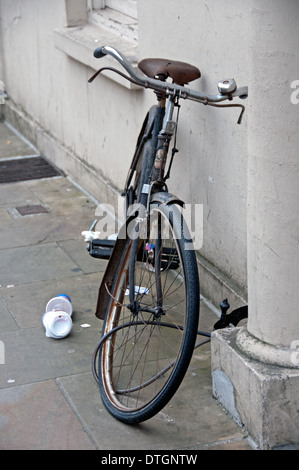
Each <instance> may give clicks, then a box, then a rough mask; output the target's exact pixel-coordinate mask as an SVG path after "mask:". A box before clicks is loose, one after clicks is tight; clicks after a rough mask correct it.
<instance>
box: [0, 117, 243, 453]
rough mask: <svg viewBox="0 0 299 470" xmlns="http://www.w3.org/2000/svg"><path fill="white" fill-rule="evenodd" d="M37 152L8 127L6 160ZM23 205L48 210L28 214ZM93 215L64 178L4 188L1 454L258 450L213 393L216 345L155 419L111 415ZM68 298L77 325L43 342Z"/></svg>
mask: <svg viewBox="0 0 299 470" xmlns="http://www.w3.org/2000/svg"><path fill="white" fill-rule="evenodd" d="M36 153H37V151H36V149H34V148H33V147H32V146H31V145H30V144H29V143H28V142H26V141H24V140H23V139H22V138H21V136H19V135H16V134H15V133H14V132H13V130H12V129H11V128H9V127H7V125H6V124H5V123H4V122H0V162H1V161H4V160H5V159H10V158H11V157H16V156H17V157H19V156H26V155H33V154H34V155H35V154H36ZM23 206H42V207H43V208H44V209H46V211H45V212H39V213H36V214H29V215H21V213H20V211H19V210H18V209H17V208H20V207H23ZM95 209H96V204H95V202H94V201H93V200H92V198H90V197H89V196H88V195H87V194H86V193H84V192H83V191H81V190H80V189H79V188H78V187H77V186H75V185H74V184H73V183H72V181H71V180H70V179H69V178H67V177H64V176H60V177H54V178H48V179H35V180H29V181H21V182H15V183H2V184H0V350H2V357H1V355H0V449H1V450H8V449H14V450H17V449H25V450H29V449H32V450H38V449H39V450H48V449H53V450H54V449H55V450H58V449H63V450H71V449H74V450H89V449H90V450H92V449H99V450H102V451H106V450H119V451H125V450H147V451H151V450H159V451H160V453H161V452H162V453H163V452H166V451H169V450H183V449H185V450H189V451H194V452H196V451H197V450H223V449H224V450H250V449H252V447H251V446H250V440H249V439H248V436H247V435H246V433H245V432H244V431H243V430H242V429H241V428H240V427H239V426H238V425H237V424H236V423H235V422H234V421H233V420H232V419H231V418H230V416H228V415H227V414H226V413H225V412H224V410H223V409H222V407H221V406H219V404H218V403H217V402H216V401H215V400H214V399H213V397H212V383H211V373H210V345H209V344H206V345H204V346H203V347H202V349H201V348H199V349H197V350H196V351H195V352H194V355H193V359H192V362H191V364H190V367H189V370H188V372H187V374H186V377H185V379H184V381H183V383H182V385H181V387H180V388H179V391H178V392H177V393H176V394H175V396H174V398H173V399H172V400H171V401H170V403H169V404H168V405H167V406H166V407H165V408H164V409H163V411H162V412H161V413H159V414H158V415H157V416H156V417H154V418H152V419H151V420H149V421H147V422H145V423H142V424H140V425H135V426H128V425H125V424H122V423H120V422H118V421H116V420H115V419H114V418H112V417H111V416H110V415H109V414H108V413H107V411H106V410H105V409H104V407H103V405H102V402H101V398H100V394H99V390H98V386H97V384H96V382H95V380H94V378H93V375H92V372H91V357H92V353H93V350H94V348H95V346H96V344H97V342H98V340H99V338H100V332H101V321H100V320H98V319H97V318H96V317H95V315H94V311H95V306H96V300H97V290H98V286H99V283H100V281H101V278H102V275H103V272H104V269H105V266H106V261H102V260H96V259H93V258H91V257H90V256H89V255H88V253H87V251H86V249H85V243H84V241H83V239H82V237H81V231H82V230H87V229H88V228H89V227H90V225H91V223H92V221H93V220H94V218H95ZM21 212H22V211H21ZM60 293H66V294H68V295H69V296H70V297H71V299H72V303H73V308H74V313H73V329H72V332H71V334H70V335H69V336H68V337H67V338H64V339H62V340H55V339H51V338H47V337H46V336H45V329H44V327H43V325H42V323H41V317H42V315H43V313H44V310H45V306H46V304H47V302H48V300H49V299H50V298H52V297H55V296H56V295H57V294H60ZM201 305H202V309H201V318H200V329H202V330H205V331H211V329H212V325H213V324H214V323H215V321H216V320H217V317H216V315H215V313H213V311H211V310H210V309H209V308H208V306H207V305H206V304H205V302H204V301H202V302H201ZM86 324H88V325H90V326H89V327H83V326H82V325H86ZM3 352H5V355H4V357H3Z"/></svg>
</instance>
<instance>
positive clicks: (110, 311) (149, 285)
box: [88, 46, 248, 424]
mask: <svg viewBox="0 0 299 470" xmlns="http://www.w3.org/2000/svg"><path fill="white" fill-rule="evenodd" d="M105 55H110V56H112V57H113V58H114V59H115V60H116V61H118V62H119V63H120V64H121V65H122V66H123V68H124V72H122V71H120V70H118V69H115V68H113V67H110V66H109V67H103V68H101V69H99V70H98V71H97V72H96V73H95V74H94V75H93V76H92V77H91V79H90V80H89V82H92V81H93V80H94V79H95V78H96V76H97V75H98V74H99V73H101V72H102V71H103V70H107V69H108V70H110V71H112V72H114V73H118V74H120V75H121V76H122V77H124V78H126V79H127V80H130V81H131V82H133V83H134V84H136V85H139V86H141V87H144V88H149V89H151V90H153V91H154V93H155V94H156V98H157V104H156V105H154V106H152V107H151V108H150V110H149V111H148V113H147V115H146V117H145V120H144V122H143V125H142V128H141V131H140V134H139V137H138V140H137V144H136V150H135V153H134V156H133V159H132V162H131V165H130V168H129V172H128V176H127V179H126V182H125V188H124V191H123V196H124V198H125V204H126V211H125V213H126V222H125V224H124V226H123V227H122V229H121V230H120V232H119V234H118V237H117V240H116V241H112V240H109V239H108V240H100V239H97V238H94V237H93V238H91V239H90V241H89V243H88V250H89V253H90V255H91V256H93V257H96V258H103V259H107V260H108V263H107V268H106V271H105V274H104V276H103V280H102V282H101V285H100V288H99V294H98V302H97V309H96V316H97V317H98V318H100V319H102V320H104V323H103V332H102V338H101V340H100V341H99V343H98V345H97V347H96V348H95V352H94V354H93V361H92V364H93V365H92V368H93V373H94V377H95V379H96V380H97V382H98V383H99V387H100V392H101V397H102V401H103V403H104V405H105V407H106V408H107V410H108V411H109V412H110V413H111V414H112V415H113V416H114V417H115V418H117V419H118V420H120V421H122V422H125V423H129V424H134V423H139V422H142V421H145V420H147V419H149V418H151V417H153V416H154V415H155V414H156V413H158V412H159V411H160V410H161V409H162V408H163V407H164V406H165V405H166V404H167V403H168V401H169V400H170V399H171V398H172V396H173V395H174V394H175V392H176V390H177V389H178V387H179V385H180V384H181V382H182V380H183V378H184V375H185V373H186V371H187V368H188V366H189V363H190V360H191V357H192V354H193V350H194V348H195V347H198V346H200V345H202V344H204V343H206V342H208V341H210V333H209V332H204V331H200V330H198V322H199V308H200V286H199V277H198V268H197V261H196V253H195V250H194V248H193V245H192V238H191V235H190V233H189V230H188V227H187V224H186V222H185V220H184V217H183V211H182V206H183V205H184V203H183V202H182V201H181V200H180V198H178V197H177V196H175V195H173V194H170V193H169V192H168V188H167V180H168V179H169V177H170V174H171V168H172V164H173V161H174V157H175V154H176V152H177V148H176V133H177V126H178V116H179V112H178V111H179V109H180V102H181V100H194V101H196V102H198V103H201V104H204V105H208V106H218V107H221V106H222V107H223V106H225V107H232V106H235V107H240V109H241V113H240V116H239V119H238V123H240V122H241V119H242V115H243V112H244V109H245V108H244V106H243V104H240V103H232V101H233V100H234V99H235V98H241V99H244V98H246V97H247V94H248V89H247V87H241V88H238V87H237V85H236V82H235V80H233V79H227V80H222V81H221V82H219V83H218V93H217V94H216V95H206V94H203V93H200V92H198V91H195V90H192V89H190V88H188V87H186V85H187V84H188V83H189V82H191V81H193V80H196V79H197V78H199V77H200V75H201V73H200V71H199V69H198V68H197V67H194V66H192V65H190V64H187V63H184V62H179V61H172V60H166V59H155V58H148V59H144V60H142V61H141V62H139V64H138V70H137V71H135V70H134V69H133V68H132V66H131V65H130V63H129V61H128V60H127V59H126V58H125V57H124V56H123V55H122V54H121V53H120V52H119V51H118V50H116V49H114V48H113V47H110V46H103V47H99V48H97V49H96V50H95V51H94V56H95V57H96V58H101V57H104V56H105ZM125 72H127V74H126V73H125ZM170 80H171V81H170ZM223 101H228V102H229V103H227V104H221V102H223ZM175 112H176V118H175V117H174V114H175ZM172 139H173V142H174V145H173V148H172V151H171V152H169V148H170V143H171V141H172ZM168 154H170V158H167V157H168ZM95 222H96V221H95ZM94 225H95V224H93V226H92V227H91V228H90V233H91V232H92V231H93V228H94ZM221 308H222V316H221V319H220V320H219V322H217V323H218V325H215V327H216V328H218V327H223V326H225V325H226V324H228V320H227V319H226V318H228V317H231V318H230V320H229V321H230V322H234V319H236V316H237V317H238V320H239V318H242V317H244V310H242V309H241V311H238V312H237V315H235V317H234V319H233V318H232V316H233V315H232V314H230V315H226V311H227V310H228V308H229V305H228V304H227V302H226V303H225V302H224V303H222V304H221ZM245 313H246V312H245ZM198 335H200V336H202V337H203V338H202V339H201V340H200V341H199V342H198V343H197V344H196V338H197V336H198Z"/></svg>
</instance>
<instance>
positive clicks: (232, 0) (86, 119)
mask: <svg viewBox="0 0 299 470" xmlns="http://www.w3.org/2000/svg"><path fill="white" fill-rule="evenodd" d="M262 3H264V2H262ZM286 3H289V2H286ZM284 4H285V3H284ZM85 5H86V1H85V0H73V1H69V0H66V1H64V0H52V1H51V2H50V1H49V0H27V1H26V2H24V1H21V0H14V1H13V2H11V1H10V0H1V2H0V8H1V9H0V12H1V50H0V51H1V55H2V64H3V72H2V73H3V80H4V81H5V84H6V89H7V92H8V95H9V98H10V100H9V101H8V102H7V106H6V117H7V119H8V120H10V121H12V122H13V124H15V125H17V126H18V127H20V128H21V130H22V131H23V132H25V133H26V134H27V136H28V137H29V138H31V139H32V140H33V141H34V142H35V144H36V145H37V146H38V147H39V148H40V150H41V151H42V152H43V153H44V154H45V156H46V157H47V158H49V159H50V160H52V161H54V162H55V163H56V165H58V166H59V167H61V168H62V169H64V170H65V171H66V172H67V173H68V174H70V175H72V176H73V177H74V178H75V179H76V180H77V181H78V182H79V183H80V184H81V185H82V186H83V187H85V188H86V189H89V190H90V191H91V192H92V193H93V194H94V196H95V197H96V198H97V199H98V200H100V201H101V202H106V201H114V202H115V201H116V195H117V194H118V192H119V191H121V189H122V186H123V182H124V179H125V176H126V168H127V166H128V164H129V162H130V160H131V154H132V152H133V150H134V146H135V140H136V137H137V135H138V132H139V125H140V121H141V120H142V118H143V115H144V113H145V111H146V110H147V108H148V106H149V105H151V104H152V103H154V101H155V98H154V96H153V94H152V93H151V92H149V91H144V90H131V89H128V88H125V87H123V86H121V85H118V84H116V82H114V81H113V80H111V79H109V78H107V77H100V78H98V79H97V80H96V81H95V82H94V83H93V84H92V85H89V84H88V83H87V79H88V78H89V77H90V75H91V74H92V73H93V71H94V70H93V69H95V68H96V67H97V66H98V62H96V60H95V59H93V58H92V52H91V51H92V48H93V46H97V45H99V42H97V43H96V42H94V43H92V40H91V41H90V43H89V50H88V49H84V53H83V52H82V51H83V49H82V51H81V52H82V54H85V57H84V58H82V55H81V52H78V57H79V59H78V60H74V57H75V56H76V54H77V53H73V52H70V53H66V52H65V50H66V49H67V48H68V47H69V46H68V45H67V44H66V42H65V38H63V40H61V41H60V39H59V40H58V39H57V38H58V36H57V30H59V31H62V30H64V31H65V30H66V27H67V26H70V25H71V26H74V25H76V24H77V25H78V24H80V25H81V26H82V25H83V26H84V24H85V22H86V16H85V11H86V8H85ZM267 8H270V6H269V5H268V2H265V11H266V9H267ZM286 8H287V7H286ZM253 12H254V4H252V2H250V1H248V2H244V1H241V0H213V1H204V0H187V1H184V2H182V1H181V0H151V1H148V0H138V22H139V43H138V50H137V48H136V51H135V53H136V57H137V58H140V59H141V58H144V57H148V56H152V57H154V56H160V57H166V58H173V59H177V60H183V61H186V62H190V63H192V64H194V65H196V66H198V67H199V68H200V69H201V71H202V78H200V79H199V80H198V81H196V82H194V84H192V86H193V87H194V88H195V89H197V90H203V91H207V92H210V93H213V92H217V82H218V81H219V80H220V79H223V78H227V77H234V78H235V79H236V81H237V83H238V84H239V85H240V86H241V85H247V84H249V83H248V82H249V76H250V74H251V70H252V69H253V67H254V63H253V58H254V50H252V47H253V46H252V44H251V38H252V37H253V36H254V27H255V24H254V21H253V22H252V15H253ZM286 30H287V25H286ZM55 31H56V33H55ZM80 31H81V33H80ZM76 34H77V35H79V36H78V38H79V39H78V40H77V44H76V47H79V44H80V43H81V42H82V44H83V43H84V41H85V42H86V41H87V38H84V35H85V36H86V34H85V30H84V29H81V30H77V31H76ZM80 34H81V36H80ZM109 34H110V32H109V31H107V36H106V35H105V34H104V36H101V35H99V37H100V38H101V39H102V37H104V39H106V38H107V42H108V39H109V38H110V37H111V36H109ZM57 41H58V42H59V47H56V46H57ZM75 42H76V41H75ZM72 44H73V43H72ZM124 44H125V41H119V48H120V49H121V50H123V51H124V52H126V50H127V45H124ZM83 46H85V44H83ZM83 46H82V47H83ZM70 47H73V46H70ZM254 47H256V45H255V46H254ZM122 48H123V49H122ZM87 56H88V58H87ZM76 57H77V56H76ZM272 67H273V69H275V61H273V63H272ZM0 70H1V69H0ZM265 73H266V74H267V75H268V76H271V74H272V70H271V69H270V70H269V69H268V70H266V71H265ZM295 78H296V77H294V79H295ZM297 78H298V77H297ZM246 104H247V112H246V114H245V117H244V120H243V123H242V125H241V126H238V125H237V123H236V121H237V118H238V111H237V110H234V109H233V110H226V109H222V110H219V109H216V108H208V107H204V106H201V105H199V104H197V103H192V102H182V108H181V119H180V123H181V127H180V129H179V134H178V147H179V149H180V153H179V154H178V155H177V157H176V162H175V165H174V169H173V179H172V180H171V183H170V184H169V189H170V190H172V191H173V192H175V193H177V194H178V195H179V196H181V197H182V199H184V200H185V202H187V203H189V202H192V203H201V204H204V243H203V247H202V249H201V250H200V253H199V255H200V258H201V263H200V266H204V267H205V268H201V269H203V271H202V273H207V272H208V273H209V274H207V275H206V276H201V277H203V282H202V287H203V291H204V293H205V295H207V296H208V297H209V298H211V299H212V300H213V301H215V302H216V303H218V302H220V301H221V300H222V296H224V295H226V294H227V290H226V289H225V288H224V289H223V287H222V286H223V284H222V281H224V284H225V285H227V286H230V287H231V288H232V289H233V291H234V292H235V293H237V296H236V298H235V299H236V302H237V303H238V302H240V301H242V299H243V298H244V297H245V296H246V290H247V267H246V263H247V243H246V239H247V232H246V224H247V156H248V150H247V148H248V141H249V138H252V136H250V137H249V136H248V131H247V121H248V116H249V115H250V113H251V112H256V110H251V109H250V98H249V100H248V101H247V103H246ZM277 125H278V127H279V123H278V124H277ZM218 280H219V281H218ZM218 291H219V292H218ZM233 301H234V297H233Z"/></svg>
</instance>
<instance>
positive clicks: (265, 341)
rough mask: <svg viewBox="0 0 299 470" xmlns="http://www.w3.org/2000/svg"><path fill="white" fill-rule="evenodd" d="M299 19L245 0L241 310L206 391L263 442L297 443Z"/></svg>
mask: <svg viewBox="0 0 299 470" xmlns="http://www.w3.org/2000/svg"><path fill="white" fill-rule="evenodd" d="M298 22H299V3H298V2H297V1H296V0H287V1H285V2H281V1H279V0H263V1H259V0H252V10H251V37H250V55H251V70H250V80H249V95H250V98H249V103H250V106H249V119H248V124H249V126H248V150H249V152H248V169H247V171H248V213H247V221H248V222H247V234H248V252H247V253H248V254H247V258H248V307H249V316H248V323H247V327H242V328H236V329H234V330H227V331H218V332H215V333H213V338H212V375H213V389H214V395H215V396H216V398H218V399H219V400H220V401H221V402H222V404H223V405H224V406H225V407H226V408H228V410H229V411H230V412H231V414H232V415H233V416H234V417H235V419H236V420H237V421H238V422H239V423H240V424H244V425H245V426H246V428H247V429H248V432H249V434H251V436H252V438H253V440H255V441H256V442H257V444H258V446H259V447H260V448H262V449H270V448H274V447H277V446H280V445H290V444H292V445H294V444H298V446H299V411H298V410H299V244H298V237H299V211H298V206H299V190H298V188H299V158H298V157H299V155H298V149H299V128H298V118H299V103H297V101H299V100H298V99H297V96H299V93H297V94H296V89H295V88H292V87H294V86H295V85H296V81H298V80H299V70H298V63H299V46H298V44H299V30H298ZM298 85H299V81H298Z"/></svg>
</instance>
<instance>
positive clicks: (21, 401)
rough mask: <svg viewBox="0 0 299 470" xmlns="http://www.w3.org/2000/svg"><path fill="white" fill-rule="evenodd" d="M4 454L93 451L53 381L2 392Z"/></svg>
mask: <svg viewBox="0 0 299 470" xmlns="http://www.w3.org/2000/svg"><path fill="white" fill-rule="evenodd" d="M0 449H1V450H94V449H95V446H94V445H93V443H92V441H91V439H90V438H89V437H88V435H87V433H86V432H85V431H84V429H83V427H82V424H81V423H80V421H79V420H78V419H77V417H76V415H75V414H74V413H73V411H72V409H71V408H70V406H69V405H68V403H67V402H66V400H65V399H64V397H63V395H62V394H61V391H60V389H59V388H58V386H57V385H56V383H55V381H54V380H45V381H44V382H37V383H32V384H27V385H21V386H15V387H13V388H10V389H4V390H0Z"/></svg>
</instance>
